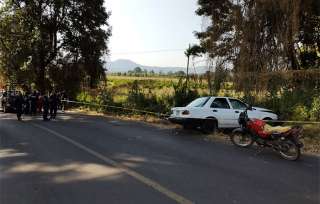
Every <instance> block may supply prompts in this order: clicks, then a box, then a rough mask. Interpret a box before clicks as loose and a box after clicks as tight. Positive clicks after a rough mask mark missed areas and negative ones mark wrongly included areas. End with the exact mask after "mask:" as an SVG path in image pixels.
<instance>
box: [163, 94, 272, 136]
mask: <svg viewBox="0 0 320 204" xmlns="http://www.w3.org/2000/svg"><path fill="white" fill-rule="evenodd" d="M247 107H248V105H247V104H246V103H244V102H242V101H240V100H238V99H234V98H229V97H210V96H209V97H201V98H197V99H196V100H194V101H192V102H191V103H190V104H189V105H187V106H186V107H175V108H172V109H171V110H172V114H171V116H170V117H169V120H170V121H171V122H173V123H177V124H181V125H183V126H184V127H201V128H202V129H203V130H204V131H205V132H212V131H214V130H216V129H217V128H237V127H239V123H238V118H239V114H240V113H241V112H243V111H244V110H245V109H246V108H247ZM248 116H249V118H257V119H261V120H278V116H277V114H275V113H274V112H272V111H271V110H268V109H265V108H259V107H252V110H248Z"/></svg>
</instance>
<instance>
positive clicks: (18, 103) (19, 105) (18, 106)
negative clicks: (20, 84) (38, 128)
mask: <svg viewBox="0 0 320 204" xmlns="http://www.w3.org/2000/svg"><path fill="white" fill-rule="evenodd" d="M23 104H24V100H23V96H22V93H21V92H19V93H18V95H17V96H16V98H15V106H16V113H17V118H18V120H22V119H21V115H22V112H23Z"/></svg>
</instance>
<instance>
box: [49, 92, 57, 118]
mask: <svg viewBox="0 0 320 204" xmlns="http://www.w3.org/2000/svg"><path fill="white" fill-rule="evenodd" d="M49 101H50V119H55V118H56V115H57V110H58V102H59V101H58V96H57V94H56V93H55V92H52V93H51V95H50V98H49Z"/></svg>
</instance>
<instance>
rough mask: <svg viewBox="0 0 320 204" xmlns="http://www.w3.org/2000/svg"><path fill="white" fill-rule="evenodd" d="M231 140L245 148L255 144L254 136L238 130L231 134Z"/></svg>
mask: <svg viewBox="0 0 320 204" xmlns="http://www.w3.org/2000/svg"><path fill="white" fill-rule="evenodd" d="M230 139H231V142H232V143H233V144H234V145H236V146H238V147H243V148H248V147H250V146H251V145H252V144H253V142H254V141H253V138H252V137H251V135H250V134H249V133H247V132H241V131H236V132H233V133H232V134H231V138H230Z"/></svg>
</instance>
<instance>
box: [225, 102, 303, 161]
mask: <svg viewBox="0 0 320 204" xmlns="http://www.w3.org/2000/svg"><path fill="white" fill-rule="evenodd" d="M248 110H252V107H251V106H249V107H248V108H246V109H245V111H243V112H242V113H240V115H239V119H238V122H239V125H240V128H237V129H235V130H233V132H232V134H231V138H230V139H231V142H232V143H233V144H234V145H236V146H238V147H242V148H248V147H250V146H252V145H253V144H254V143H256V144H257V145H258V146H259V147H261V149H262V148H265V147H269V148H272V149H273V150H274V151H276V152H277V153H279V154H280V156H281V157H282V158H284V159H286V160H290V161H295V160H298V159H299V158H300V155H301V148H302V147H303V143H302V142H301V141H300V138H302V132H303V128H302V127H300V126H294V127H282V126H277V127H272V126H270V125H268V124H267V123H266V122H265V121H263V120H259V119H250V118H249V117H248Z"/></svg>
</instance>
